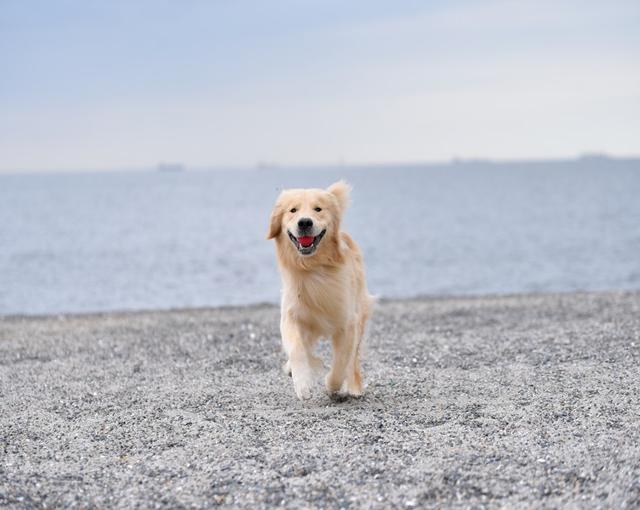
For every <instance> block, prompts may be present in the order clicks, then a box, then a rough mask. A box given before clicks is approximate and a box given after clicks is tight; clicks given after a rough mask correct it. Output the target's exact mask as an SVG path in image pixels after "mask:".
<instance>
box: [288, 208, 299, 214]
mask: <svg viewBox="0 0 640 510" xmlns="http://www.w3.org/2000/svg"><path fill="white" fill-rule="evenodd" d="M297 210H298V209H296V208H295V207H294V208H293V209H291V210H290V211H289V212H292V213H294V212H296V211H297Z"/></svg>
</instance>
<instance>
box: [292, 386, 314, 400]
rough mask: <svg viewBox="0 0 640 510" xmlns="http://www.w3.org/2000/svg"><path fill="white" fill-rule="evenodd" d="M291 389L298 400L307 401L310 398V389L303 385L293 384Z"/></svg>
mask: <svg viewBox="0 0 640 510" xmlns="http://www.w3.org/2000/svg"><path fill="white" fill-rule="evenodd" d="M293 389H294V390H295V391H296V395H297V396H298V398H299V399H300V400H309V399H310V398H311V387H310V386H309V385H308V384H305V383H298V384H296V383H295V382H294V383H293Z"/></svg>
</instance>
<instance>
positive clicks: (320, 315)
mask: <svg viewBox="0 0 640 510" xmlns="http://www.w3.org/2000/svg"><path fill="white" fill-rule="evenodd" d="M285 278H286V277H285ZM343 279H344V274H343V273H342V272H341V271H336V270H323V269H317V270H314V271H307V272H305V273H304V274H303V275H302V276H300V275H296V277H295V278H291V279H290V280H289V285H285V289H287V290H286V291H285V294H284V295H283V303H282V304H283V310H282V311H283V313H287V314H289V315H290V316H291V317H292V318H295V319H296V320H297V321H298V322H300V323H302V324H304V325H305V326H307V327H310V328H312V329H313V330H314V331H315V332H316V333H317V334H319V335H331V334H333V333H334V332H335V331H336V329H337V328H339V327H342V326H343V324H344V319H345V306H344V305H345V298H346V296H345V295H344V293H343V292H341V289H343V288H344V283H343V281H342V280H343Z"/></svg>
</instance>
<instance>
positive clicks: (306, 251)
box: [287, 228, 327, 255]
mask: <svg viewBox="0 0 640 510" xmlns="http://www.w3.org/2000/svg"><path fill="white" fill-rule="evenodd" d="M326 233H327V229H326V228H325V229H324V230H323V231H322V232H320V233H319V234H318V235H317V236H315V237H314V238H313V242H312V243H311V244H310V245H308V246H302V245H301V244H300V241H298V238H297V237H296V236H294V235H293V234H292V233H291V231H290V230H287V234H289V239H291V242H292V243H293V244H294V246H295V247H296V249H297V250H298V252H299V253H300V254H301V255H311V254H312V253H313V252H314V251H316V248H317V247H318V243H319V242H320V240H321V239H322V238H323V237H324V235H325V234H326Z"/></svg>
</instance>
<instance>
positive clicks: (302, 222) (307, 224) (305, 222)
mask: <svg viewBox="0 0 640 510" xmlns="http://www.w3.org/2000/svg"><path fill="white" fill-rule="evenodd" d="M311 227H313V220H312V219H311V218H300V219H299V220H298V228H299V229H301V230H306V229H308V228H311Z"/></svg>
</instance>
